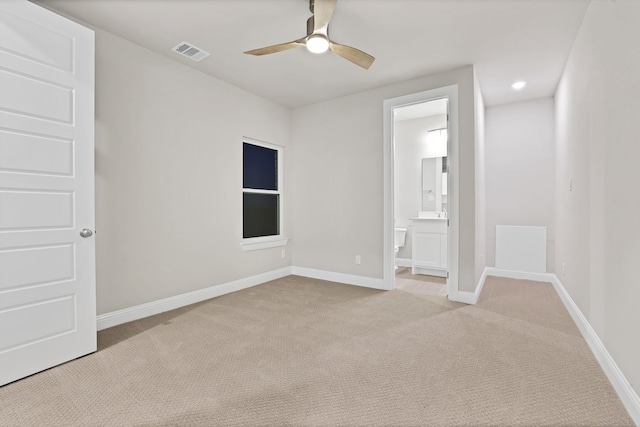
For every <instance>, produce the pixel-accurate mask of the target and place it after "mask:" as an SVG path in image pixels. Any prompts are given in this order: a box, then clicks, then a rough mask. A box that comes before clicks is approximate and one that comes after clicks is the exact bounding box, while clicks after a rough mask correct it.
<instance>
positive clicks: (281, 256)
mask: <svg viewBox="0 0 640 427" xmlns="http://www.w3.org/2000/svg"><path fill="white" fill-rule="evenodd" d="M285 256H287V251H286V250H284V249H283V250H282V252H280V258H284V257H285Z"/></svg>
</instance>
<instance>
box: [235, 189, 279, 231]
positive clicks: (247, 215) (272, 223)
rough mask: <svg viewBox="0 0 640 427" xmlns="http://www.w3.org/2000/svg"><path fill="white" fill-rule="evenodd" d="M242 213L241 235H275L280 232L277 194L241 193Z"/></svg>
mask: <svg viewBox="0 0 640 427" xmlns="http://www.w3.org/2000/svg"><path fill="white" fill-rule="evenodd" d="M242 195H243V200H242V210H243V215H244V225H243V237H244V238H245V239H248V238H250V237H260V236H277V235H278V234H280V230H279V228H280V221H279V216H280V212H279V211H278V205H279V199H280V196H279V195H278V194H255V193H242Z"/></svg>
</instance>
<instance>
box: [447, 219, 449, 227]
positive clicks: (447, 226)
mask: <svg viewBox="0 0 640 427" xmlns="http://www.w3.org/2000/svg"><path fill="white" fill-rule="evenodd" d="M448 226H449V218H447V227H448Z"/></svg>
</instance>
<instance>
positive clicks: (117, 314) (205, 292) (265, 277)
mask: <svg viewBox="0 0 640 427" xmlns="http://www.w3.org/2000/svg"><path fill="white" fill-rule="evenodd" d="M290 274H291V267H284V268H281V269H278V270H273V271H269V272H266V273H262V274H257V275H255V276H251V277H245V278H243V279H238V280H234V281H232V282H227V283H223V284H220V285H214V286H211V287H209V288H205V289H199V290H197V291H192V292H187V293H184V294H180V295H176V296H173V297H169V298H163V299H161V300H157V301H152V302H148V303H146V304H140V305H136V306H133V307H128V308H125V309H122V310H118V311H112V312H111V313H105V314H101V315H99V316H98V317H97V319H96V321H97V327H98V330H99V331H100V330H102V329H106V328H110V327H112V326H116V325H120V324H122V323H127V322H132V321H134V320H138V319H142V318H145V317H149V316H153V315H155V314H160V313H164V312H165V311H169V310H174V309H176V308H180V307H184V306H185V305H189V304H194V303H196V302H200V301H204V300H207V299H210V298H215V297H219V296H221V295H225V294H228V293H231V292H235V291H239V290H241V289H246V288H250V287H252V286H256V285H259V284H261V283H265V282H269V281H271V280H276V279H279V278H281V277H285V276H289V275H290Z"/></svg>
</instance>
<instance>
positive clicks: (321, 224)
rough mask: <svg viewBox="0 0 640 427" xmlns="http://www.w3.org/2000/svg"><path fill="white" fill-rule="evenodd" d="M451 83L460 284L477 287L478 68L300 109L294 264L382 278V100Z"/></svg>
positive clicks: (295, 120) (296, 115)
mask: <svg viewBox="0 0 640 427" xmlns="http://www.w3.org/2000/svg"><path fill="white" fill-rule="evenodd" d="M452 84H458V85H459V88H458V90H459V117H460V135H459V136H460V138H459V141H460V159H459V170H460V177H459V179H460V181H459V183H460V242H459V252H460V253H459V261H460V276H459V288H460V290H463V291H473V290H475V282H474V266H475V244H474V240H475V212H474V209H475V184H474V180H475V172H474V168H475V165H474V163H475V154H474V150H475V149H474V89H473V87H474V85H473V68H472V67H471V66H468V67H463V68H460V69H457V70H453V71H450V72H446V73H441V74H436V75H432V76H428V77H423V78H420V79H415V80H410V81H406V82H403V83H399V84H394V85H390V86H385V87H381V88H378V89H373V90H369V91H365V92H361V93H358V94H355V95H351V96H346V97H343V98H339V99H335V100H331V101H327V102H323V103H319V104H314V105H310V106H307V107H303V108H299V109H296V110H294V111H293V117H292V125H293V126H292V141H293V143H294V144H295V150H294V157H295V159H294V176H295V180H294V184H293V186H294V189H293V190H294V191H293V197H294V199H295V204H294V208H293V216H294V221H293V227H294V228H293V234H294V236H295V238H294V240H293V249H294V257H293V264H294V265H296V266H299V267H307V268H315V269H320V270H328V271H333V272H339V273H346V274H354V275H358V276H364V277H374V278H382V277H383V196H384V192H383V177H384V176H383V172H384V171H383V101H384V100H385V99H390V98H394V97H398V96H402V95H407V94H411V93H416V92H420V91H425V90H429V89H435V88H439V87H444V86H449V85H452ZM356 254H358V255H361V256H362V264H360V265H356V264H355V263H354V257H355V255H356Z"/></svg>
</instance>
